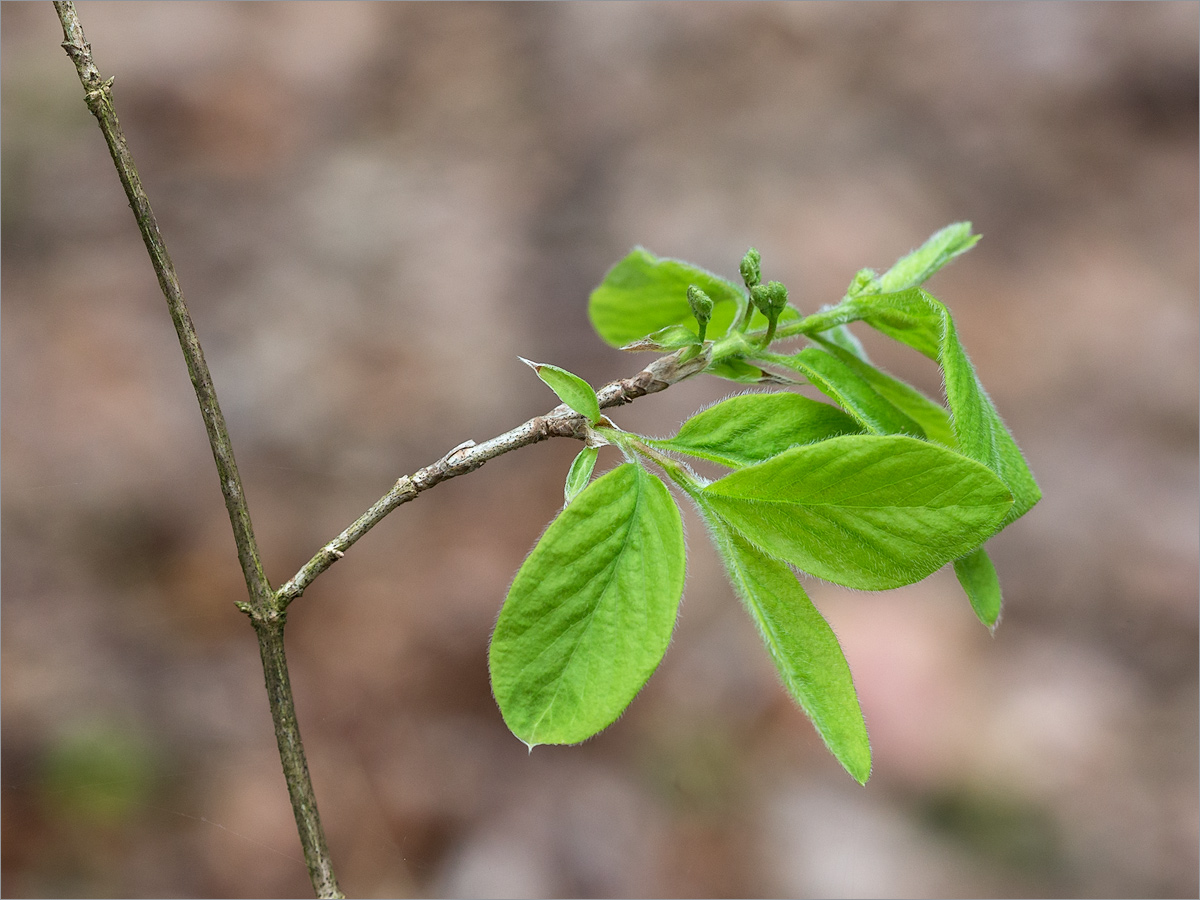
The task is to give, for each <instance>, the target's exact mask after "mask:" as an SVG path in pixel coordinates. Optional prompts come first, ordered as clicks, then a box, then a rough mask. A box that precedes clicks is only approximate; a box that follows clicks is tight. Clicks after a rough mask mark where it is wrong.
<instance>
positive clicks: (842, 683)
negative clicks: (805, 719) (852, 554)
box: [700, 503, 871, 784]
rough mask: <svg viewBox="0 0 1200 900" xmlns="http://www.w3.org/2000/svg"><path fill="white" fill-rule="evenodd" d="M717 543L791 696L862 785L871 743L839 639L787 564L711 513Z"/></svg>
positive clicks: (712, 530) (707, 514)
mask: <svg viewBox="0 0 1200 900" xmlns="http://www.w3.org/2000/svg"><path fill="white" fill-rule="evenodd" d="M700 510H701V512H702V513H706V515H705V518H706V519H707V520H708V524H709V527H710V529H711V532H712V536H713V542H714V544H715V545H716V547H717V552H718V553H719V554H720V556H721V561H722V562H723V563H724V564H725V570H726V572H728V574H729V580H730V582H732V584H733V587H734V590H735V591H736V592H737V594H738V596H739V597H740V598H741V600H742V603H743V604H744V605H745V607H746V609H747V611H748V612H749V613H750V616H751V617H752V618H753V619H754V622H755V624H756V625H757V626H758V631H759V634H760V635H762V639H763V642H764V643H765V644H766V645H767V651H768V652H769V653H770V654H771V659H772V660H773V661H774V663H775V668H776V669H778V671H779V675H780V677H781V678H782V679H783V684H784V687H786V688H787V690H788V693H790V694H791V695H792V697H793V698H794V699H795V700H796V702H797V703H799V704H800V706H801V707H802V708H803V709H804V711H805V712H806V713H808V716H809V718H810V719H812V722H813V725H815V726H816V729H817V732H818V733H819V734H820V735H821V737H822V739H823V740H824V741H825V745H826V746H827V747H828V748H829V749H830V751H831V752H832V753H833V755H834V756H835V757H837V759H838V762H840V763H841V764H842V765H843V766H845V767H846V771H848V772H849V773H850V774H851V775H852V776H854V779H855V780H856V781H858V783H859V784H865V783H866V781H867V778H868V777H869V776H870V774H871V745H870V742H869V740H868V738H867V726H866V724H865V723H864V722H863V715H862V709H861V708H860V707H859V705H858V695H857V694H856V693H855V691H854V682H853V680H852V679H851V677H850V667H849V666H848V665H846V658H845V657H844V656H843V655H842V648H841V646H840V645H839V644H838V639H837V636H836V635H835V634H834V633H833V629H831V628H830V627H829V623H828V622H826V621H825V619H824V617H823V616H822V615H821V613H820V612H819V611H818V610H817V608H816V607H815V606H813V604H812V601H811V600H809V599H808V595H807V594H805V592H804V589H803V588H802V587H801V586H800V583H799V582H798V581H797V580H796V576H795V575H794V574H793V573H792V570H791V569H789V568H788V566H787V564H786V563H783V562H780V561H779V560H776V559H772V558H771V557H769V556H767V555H766V554H765V553H763V552H762V551H761V550H759V549H758V548H757V547H755V546H753V545H752V544H750V543H749V542H748V541H746V539H745V538H743V537H742V536H741V535H740V534H738V533H737V532H736V531H735V530H733V529H732V528H730V527H729V526H728V525H727V524H726V523H725V521H724V520H723V519H721V517H720V516H718V515H715V514H713V513H710V512H707V511H706V510H705V506H704V504H703V503H701V505H700Z"/></svg>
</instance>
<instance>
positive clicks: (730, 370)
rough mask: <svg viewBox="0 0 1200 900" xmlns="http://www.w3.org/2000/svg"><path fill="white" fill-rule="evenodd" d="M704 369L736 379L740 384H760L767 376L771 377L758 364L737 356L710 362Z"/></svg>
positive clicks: (711, 373)
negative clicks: (753, 364) (755, 364)
mask: <svg viewBox="0 0 1200 900" xmlns="http://www.w3.org/2000/svg"><path fill="white" fill-rule="evenodd" d="M704 371H705V372H707V373H708V374H709V375H716V376H717V377H718V378H725V379H728V380H729V381H736V382H737V383H738V384H759V383H760V382H761V381H762V380H763V379H764V378H765V377H769V376H767V373H766V372H764V371H763V370H762V369H760V368H759V367H758V366H752V365H750V364H749V363H748V362H745V361H744V360H741V359H738V358H737V357H736V356H727V357H725V358H724V359H719V360H717V361H716V362H714V363H710V364H709V366H708V368H706V369H705V370H704Z"/></svg>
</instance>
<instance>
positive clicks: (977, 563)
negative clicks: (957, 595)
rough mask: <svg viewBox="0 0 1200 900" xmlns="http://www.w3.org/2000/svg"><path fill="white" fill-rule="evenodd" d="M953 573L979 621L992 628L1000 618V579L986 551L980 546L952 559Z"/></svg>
mask: <svg viewBox="0 0 1200 900" xmlns="http://www.w3.org/2000/svg"><path fill="white" fill-rule="evenodd" d="M954 574H955V575H957V576H958V583H959V584H961V585H962V587H963V590H964V591H966V592H967V598H968V599H969V600H970V601H971V608H972V609H973V610H975V615H976V616H978V617H979V621H980V622H982V623H983V624H984V625H986V626H987V627H988V628H994V627H995V626H996V623H997V622H998V621H999V619H1000V579H999V578H998V577H997V576H996V567H995V566H993V565H992V560H991V557H989V556H988V555H987V551H986V550H984V549H983V548H982V547H980V548H979V549H978V550H976V551H975V552H973V553H969V554H967V555H966V556H964V557H962V558H960V559H956V560H955V561H954Z"/></svg>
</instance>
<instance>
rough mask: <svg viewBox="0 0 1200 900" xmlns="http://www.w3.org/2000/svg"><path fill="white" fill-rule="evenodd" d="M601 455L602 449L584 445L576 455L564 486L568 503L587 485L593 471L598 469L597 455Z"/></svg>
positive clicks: (564, 493)
mask: <svg viewBox="0 0 1200 900" xmlns="http://www.w3.org/2000/svg"><path fill="white" fill-rule="evenodd" d="M599 455H600V451H599V450H598V449H597V448H595V447H584V448H583V449H582V450H580V451H579V455H578V456H576V457H575V460H574V462H572V463H571V468H570V469H569V470H568V471H567V483H566V485H565V486H564V487H563V495H564V496H565V497H566V500H567V503H570V502H571V501H572V500H574V499H575V498H576V497H577V496H579V492H580V491H582V490H583V489H584V488H585V487H587V483H588V481H590V480H591V477H592V472H593V471H595V469H596V457H597V456H599Z"/></svg>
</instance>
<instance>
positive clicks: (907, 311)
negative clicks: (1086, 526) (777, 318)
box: [804, 288, 1042, 525]
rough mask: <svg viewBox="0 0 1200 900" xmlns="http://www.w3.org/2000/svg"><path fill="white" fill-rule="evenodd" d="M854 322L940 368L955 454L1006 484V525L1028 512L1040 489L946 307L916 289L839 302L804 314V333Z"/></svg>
mask: <svg viewBox="0 0 1200 900" xmlns="http://www.w3.org/2000/svg"><path fill="white" fill-rule="evenodd" d="M858 320H862V321H864V322H866V323H867V324H868V325H870V326H871V327H873V328H876V329H878V330H879V331H882V332H883V333H884V334H887V335H889V336H890V337H893V338H895V339H896V340H898V341H900V342H902V343H905V344H908V345H909V346H910V347H912V348H913V349H915V350H917V351H918V352H920V353H923V354H924V355H925V356H928V357H929V358H930V359H933V360H936V361H937V362H938V364H939V365H941V367H942V373H943V375H944V378H945V385H946V403H947V405H948V406H949V408H950V416H951V419H952V421H953V424H954V436H955V439H956V440H957V443H958V449H959V452H960V453H962V454H963V455H964V456H967V457H970V458H971V459H974V460H978V461H979V462H981V463H983V464H984V465H985V466H987V467H988V468H989V469H991V470H992V471H993V472H995V473H996V474H998V475H999V476H1000V478H1001V479H1003V481H1004V483H1005V484H1006V485H1008V489H1009V490H1010V491H1011V492H1012V495H1013V498H1014V500H1015V502H1014V503H1013V507H1012V509H1011V510H1010V512H1009V514H1008V519H1007V520H1006V522H1005V524H1006V525H1007V524H1008V522H1011V521H1013V520H1015V519H1017V518H1019V517H1020V516H1022V515H1024V514H1025V513H1026V512H1028V511H1029V509H1030V507H1032V506H1033V505H1034V504H1035V503H1037V501H1038V500H1039V499H1040V498H1041V496H1042V494H1041V490H1040V489H1039V488H1038V486H1037V482H1036V481H1034V478H1033V474H1032V473H1031V472H1030V471H1029V467H1028V466H1027V465H1026V463H1025V459H1024V457H1022V456H1021V451H1020V448H1018V447H1017V442H1016V441H1014V440H1013V437H1012V435H1011V434H1010V433H1009V431H1008V429H1007V428H1006V427H1005V426H1004V423H1003V422H1002V421H1001V420H1000V416H999V414H998V413H997V412H996V408H995V407H994V406H993V405H992V401H991V400H990V399H989V398H988V396H987V394H986V393H985V392H984V390H983V385H982V384H980V382H979V377H978V376H977V375H976V374H975V369H974V367H973V366H972V365H971V361H970V359H968V358H967V353H966V351H965V350H964V349H963V346H962V344H961V343H960V342H959V340H958V334H957V332H956V331H955V328H954V321H953V319H951V317H950V313H949V312H948V311H947V309H946V307H945V306H943V305H942V304H941V303H940V302H939V301H938V300H937V299H936V298H935V297H933V296H932V295H930V294H928V293H926V292H925V291H923V290H921V289H920V288H912V289H910V290H905V291H901V292H900V293H897V294H878V295H875V296H863V297H858V298H855V299H852V300H844V301H842V302H841V303H839V304H838V305H837V306H834V307H831V308H830V309H827V310H823V311H822V312H819V313H816V314H815V315H812V316H809V317H808V318H807V319H806V320H805V321H804V330H805V332H807V333H817V332H823V331H826V330H827V329H829V328H833V327H835V326H837V325H844V324H845V323H847V322H853V321H858Z"/></svg>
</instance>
